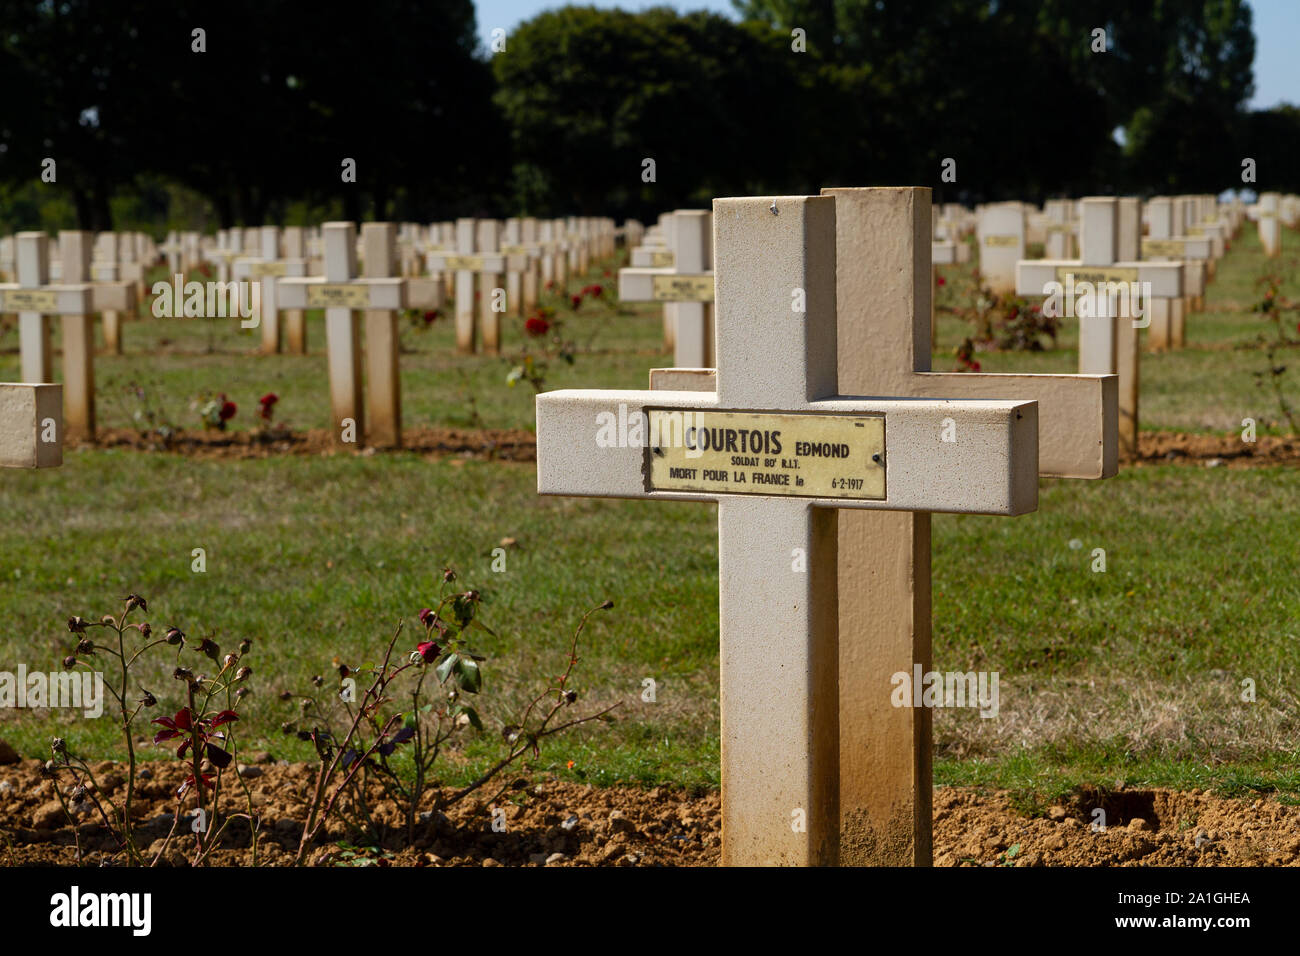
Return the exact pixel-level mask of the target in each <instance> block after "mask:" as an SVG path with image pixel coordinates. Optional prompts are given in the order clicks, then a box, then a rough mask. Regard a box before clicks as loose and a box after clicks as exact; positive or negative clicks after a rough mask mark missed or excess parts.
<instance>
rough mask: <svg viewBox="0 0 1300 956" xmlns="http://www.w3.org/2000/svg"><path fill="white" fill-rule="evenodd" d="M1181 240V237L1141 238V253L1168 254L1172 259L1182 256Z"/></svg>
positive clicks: (1147, 254)
mask: <svg viewBox="0 0 1300 956" xmlns="http://www.w3.org/2000/svg"><path fill="white" fill-rule="evenodd" d="M1183 248H1184V247H1183V240H1181V239H1143V240H1142V255H1144V256H1169V257H1170V258H1173V259H1181V258H1182V257H1183Z"/></svg>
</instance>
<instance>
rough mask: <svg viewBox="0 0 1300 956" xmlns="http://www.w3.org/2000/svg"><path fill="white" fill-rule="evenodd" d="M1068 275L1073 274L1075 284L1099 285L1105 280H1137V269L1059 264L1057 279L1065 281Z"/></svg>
mask: <svg viewBox="0 0 1300 956" xmlns="http://www.w3.org/2000/svg"><path fill="white" fill-rule="evenodd" d="M1066 276H1073V277H1074V283H1075V285H1078V284H1079V283H1080V282H1091V283H1092V284H1093V285H1098V284H1100V283H1104V282H1137V280H1138V271H1137V269H1116V268H1114V267H1113V266H1106V267H1102V266H1057V267H1056V280H1057V281H1058V282H1065V281H1066Z"/></svg>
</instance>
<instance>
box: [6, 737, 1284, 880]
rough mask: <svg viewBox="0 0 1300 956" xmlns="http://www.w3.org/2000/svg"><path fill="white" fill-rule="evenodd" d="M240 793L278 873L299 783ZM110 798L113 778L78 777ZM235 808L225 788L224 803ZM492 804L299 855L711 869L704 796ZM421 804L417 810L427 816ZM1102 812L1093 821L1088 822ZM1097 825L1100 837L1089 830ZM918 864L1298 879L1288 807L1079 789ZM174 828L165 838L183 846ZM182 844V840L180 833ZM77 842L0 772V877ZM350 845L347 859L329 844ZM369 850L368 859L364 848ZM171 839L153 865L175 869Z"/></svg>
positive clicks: (43, 785)
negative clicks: (1245, 869)
mask: <svg viewBox="0 0 1300 956" xmlns="http://www.w3.org/2000/svg"><path fill="white" fill-rule="evenodd" d="M144 766H145V767H146V768H147V771H148V774H147V779H144V780H142V781H140V790H139V797H138V822H137V827H138V828H139V832H140V834H141V842H142V844H143V845H145V846H148V845H150V844H154V845H155V846H156V847H159V848H161V844H160V843H154V841H160V840H161V839H162V838H163V837H164V836H166V834H167V833H168V831H169V830H170V829H171V827H172V820H173V811H174V809H175V800H174V796H173V795H174V793H175V790H176V787H177V786H178V785H179V783H180V781H181V779H182V778H183V775H184V773H185V770H184V768H183V767H181V766H180V765H179V764H169V763H159V762H151V763H148V764H146V765H144ZM251 766H252V771H251V772H250V775H249V779H248V781H247V782H248V784H249V788H250V790H251V791H252V793H253V800H254V805H255V808H256V812H257V813H258V814H260V816H261V821H262V822H261V833H260V836H259V860H258V862H259V863H261V864H268V865H274V866H285V865H288V864H289V863H290V862H291V861H292V857H293V853H294V851H295V850H296V848H297V841H298V835H299V834H300V833H301V828H302V824H301V820H302V816H303V807H304V805H305V800H306V797H307V794H308V793H309V788H310V786H311V783H312V780H313V779H314V778H313V772H314V771H313V768H311V767H310V766H308V765H306V764H287V763H285V764H281V763H275V762H265V763H262V764H253V765H251ZM92 769H93V770H94V771H95V773H96V776H97V778H98V779H100V780H101V781H107V782H108V783H110V784H113V785H114V786H113V792H114V794H115V795H116V796H118V797H120V795H121V787H122V784H121V775H122V772H123V767H122V766H121V765H119V764H114V763H110V762H108V761H103V762H100V763H98V764H95V765H93V766H92ZM227 793H228V794H231V795H232V796H231V799H232V802H230V803H227V804H226V806H227V807H229V808H231V809H232V810H233V809H237V807H238V805H239V804H240V803H242V799H243V798H242V795H239V794H238V788H237V787H236V788H234V789H233V790H230V791H227ZM514 800H517V801H518V802H514V801H512V800H503V801H501V802H500V805H501V806H502V807H503V808H504V810H505V829H504V831H502V832H496V831H494V830H493V828H492V826H491V821H492V815H491V808H489V807H485V806H483V805H481V804H473V805H470V804H462V805H458V806H456V807H454V808H452V809H451V811H450V812H449V813H448V815H447V816H446V817H436V818H435V814H432V813H426V814H425V819H423V820H422V821H421V823H420V824H419V825H418V826H417V829H416V834H415V839H414V840H412V841H410V842H409V843H408V842H407V841H406V840H405V837H404V834H403V833H402V832H401V826H400V814H399V812H398V809H397V807H396V806H395V805H394V804H391V803H385V802H384V801H383V800H382V799H376V800H375V806H376V810H375V818H376V819H377V820H378V821H380V822H382V823H385V824H386V825H387V827H386V830H387V832H386V833H385V834H381V835H380V837H379V839H377V840H361V839H358V837H357V836H356V834H349V833H348V832H346V831H345V830H344V828H343V827H342V826H341V825H338V826H333V827H331V829H330V832H329V834H328V836H327V837H326V838H325V839H324V840H323V841H322V842H321V843H320V844H319V845H316V846H313V847H312V848H311V850H310V852H309V854H308V862H309V863H310V864H311V865H316V866H357V865H362V866H414V867H420V866H716V865H717V864H718V862H719V857H720V851H721V825H722V817H721V805H720V801H719V796H718V794H717V793H713V792H708V793H690V792H688V791H685V790H681V789H675V788H672V787H657V788H655V789H653V790H645V789H640V788H635V787H610V788H596V787H591V786H583V785H581V784H574V783H565V782H559V781H555V780H549V781H544V782H539V783H535V784H532V785H529V786H528V787H527V788H525V789H522V790H520V791H517V793H516V795H515V798H514ZM430 805H431V804H430ZM1098 809H1100V810H1102V811H1104V813H1105V816H1104V818H1098V817H1097V815H1096V814H1095V812H1094V811H1096V810H1098ZM1099 819H1104V822H1105V824H1106V826H1105V829H1104V830H1098V829H1094V828H1093V827H1092V826H1091V824H1092V823H1093V822H1094V821H1097V820H1099ZM934 820H935V832H934V856H935V863H936V865H938V866H1296V865H1300V807H1294V806H1286V805H1283V804H1280V803H1278V802H1277V801H1275V800H1271V799H1257V800H1254V801H1253V802H1252V801H1244V800H1235V799H1229V798H1225V797H1219V796H1216V795H1214V794H1212V793H1210V792H1206V791H1199V790H1193V791H1191V792H1187V793H1183V792H1177V791H1170V790H1162V789H1153V790H1117V791H1106V790H1101V789H1083V790H1080V791H1079V792H1077V793H1076V794H1074V795H1073V796H1071V797H1070V798H1069V799H1067V800H1063V801H1062V802H1061V803H1060V804H1059V805H1057V806H1052V807H1047V808H1036V809H1032V810H1028V811H1027V810H1026V809H1024V807H1023V806H1020V805H1018V804H1017V802H1016V797H1015V795H1014V794H1012V793H1010V792H1007V791H995V792H984V791H980V790H975V789H970V788H951V787H944V788H940V789H938V790H936V791H935V800H934ZM185 830H186V828H181V829H180V830H178V832H179V833H182V834H185ZM186 835H187V834H186ZM248 836H249V834H248V830H247V827H244V826H243V825H242V823H240V824H239V827H238V828H236V827H235V826H232V829H231V832H230V834H229V836H228V839H229V841H230V843H231V848H230V849H225V850H221V851H219V852H218V853H217V854H215V856H214V862H215V863H216V864H217V865H232V866H241V865H242V866H247V865H249V864H250V863H251V862H252V853H251V850H250V848H249V839H248ZM77 837H79V838H80V841H81V846H82V853H83V858H84V860H85V862H87V863H88V864H91V865H95V864H97V863H99V862H100V860H101V859H102V858H103V856H104V855H105V854H107V853H110V852H111V850H112V849H113V847H112V843H111V840H109V838H108V837H107V835H106V832H105V831H104V829H103V828H102V827H100V826H99V825H98V824H96V823H95V822H94V820H93V819H91V818H90V817H89V816H87V817H86V818H84V819H83V820H82V821H79V826H78V831H77V833H76V834H75V835H74V832H73V830H72V827H71V825H70V824H69V823H68V821H67V819H66V817H65V816H64V815H63V811H62V809H61V808H60V806H59V804H58V802H57V800H56V799H55V798H54V795H53V790H52V784H51V782H50V781H49V780H46V779H43V778H42V777H41V775H40V762H39V761H36V760H23V761H19V762H18V763H16V764H12V765H9V766H3V767H0V865H7V866H22V865H73V864H75V863H76V862H77V853H78V851H77V847H76V838H77ZM348 840H352V841H353V843H354V844H356V845H357V846H355V847H353V848H349V847H348V846H343V845H340V844H341V843H345V842H346V841H348ZM366 844H369V845H368V846H365V845H366ZM187 846H188V844H187V842H186V840H185V839H183V838H181V837H177V838H174V839H173V848H172V849H170V850H169V851H168V852H167V853H166V854H165V855H164V857H163V859H162V860H161V861H160V864H159V865H176V866H183V865H186V861H185V850H186V847H187Z"/></svg>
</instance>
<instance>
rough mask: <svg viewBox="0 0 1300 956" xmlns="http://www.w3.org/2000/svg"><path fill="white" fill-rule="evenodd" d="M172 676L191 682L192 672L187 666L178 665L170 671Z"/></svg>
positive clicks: (192, 679)
mask: <svg viewBox="0 0 1300 956" xmlns="http://www.w3.org/2000/svg"><path fill="white" fill-rule="evenodd" d="M172 677H175V678H176V679H177V680H183V681H187V682H190V683H193V681H194V672H193V671H192V670H190V669H189V668H188V667H178V668H176V670H174V671H172Z"/></svg>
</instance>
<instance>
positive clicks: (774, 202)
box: [767, 199, 780, 216]
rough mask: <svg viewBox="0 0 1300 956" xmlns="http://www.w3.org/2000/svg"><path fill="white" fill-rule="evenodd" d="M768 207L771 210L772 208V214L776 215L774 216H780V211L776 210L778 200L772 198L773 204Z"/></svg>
mask: <svg viewBox="0 0 1300 956" xmlns="http://www.w3.org/2000/svg"><path fill="white" fill-rule="evenodd" d="M767 208H768V209H770V210H772V215H774V216H779V215H780V213H779V212H777V210H776V200H775V199H773V200H772V205H770V206H768V207H767Z"/></svg>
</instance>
